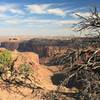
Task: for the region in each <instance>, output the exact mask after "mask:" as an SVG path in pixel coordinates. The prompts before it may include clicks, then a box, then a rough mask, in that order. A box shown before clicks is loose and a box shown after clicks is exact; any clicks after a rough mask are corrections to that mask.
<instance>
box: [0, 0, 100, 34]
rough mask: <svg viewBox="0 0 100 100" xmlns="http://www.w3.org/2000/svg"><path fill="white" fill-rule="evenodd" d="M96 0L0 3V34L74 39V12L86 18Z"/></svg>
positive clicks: (4, 0) (12, 0)
mask: <svg viewBox="0 0 100 100" xmlns="http://www.w3.org/2000/svg"><path fill="white" fill-rule="evenodd" d="M92 6H97V7H99V6H100V0H0V35H4V36H5V35H6V36H7V35H14V36H15V35H34V36H75V35H80V33H76V32H75V31H74V29H73V27H72V26H73V24H76V23H78V21H79V19H78V18H77V16H76V15H75V14H76V13H78V14H81V15H83V16H88V15H89V8H91V7H92Z"/></svg>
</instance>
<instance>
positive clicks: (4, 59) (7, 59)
mask: <svg viewBox="0 0 100 100" xmlns="http://www.w3.org/2000/svg"><path fill="white" fill-rule="evenodd" d="M10 64H11V52H10V51H8V50H5V51H3V52H1V53H0V66H1V65H8V66H9V65H10Z"/></svg>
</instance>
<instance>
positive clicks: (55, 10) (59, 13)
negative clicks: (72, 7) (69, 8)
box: [47, 8, 66, 16]
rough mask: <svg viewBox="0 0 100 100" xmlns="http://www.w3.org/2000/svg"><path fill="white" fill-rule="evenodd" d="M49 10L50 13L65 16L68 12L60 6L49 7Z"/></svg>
mask: <svg viewBox="0 0 100 100" xmlns="http://www.w3.org/2000/svg"><path fill="white" fill-rule="evenodd" d="M47 12H48V13H49V14H54V15H59V16H64V15H65V14H66V13H65V11H64V10H62V9H60V8H55V9H48V10H47Z"/></svg>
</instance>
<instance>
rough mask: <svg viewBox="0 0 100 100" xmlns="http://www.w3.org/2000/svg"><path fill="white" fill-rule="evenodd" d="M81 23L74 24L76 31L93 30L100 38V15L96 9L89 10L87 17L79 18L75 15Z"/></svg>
mask: <svg viewBox="0 0 100 100" xmlns="http://www.w3.org/2000/svg"><path fill="white" fill-rule="evenodd" d="M76 16H78V17H79V18H80V19H81V21H80V22H79V23H78V24H76V28H77V31H84V30H95V31H96V32H97V33H98V36H100V31H99V30H100V15H99V11H98V9H97V7H94V8H92V9H90V15H89V16H86V17H84V16H81V15H79V14H76Z"/></svg>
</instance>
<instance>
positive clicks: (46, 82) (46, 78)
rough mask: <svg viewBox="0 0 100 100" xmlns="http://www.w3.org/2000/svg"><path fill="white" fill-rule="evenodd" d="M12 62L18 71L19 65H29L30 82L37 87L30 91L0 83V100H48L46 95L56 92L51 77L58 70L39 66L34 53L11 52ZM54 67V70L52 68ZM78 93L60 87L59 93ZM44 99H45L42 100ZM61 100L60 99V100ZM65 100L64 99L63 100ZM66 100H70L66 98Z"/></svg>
mask: <svg viewBox="0 0 100 100" xmlns="http://www.w3.org/2000/svg"><path fill="white" fill-rule="evenodd" d="M5 50H6V49H4V48H1V49H0V52H3V51H5ZM11 55H12V60H13V61H14V68H15V69H16V70H18V67H19V65H20V64H24V63H27V64H30V65H31V66H32V71H33V79H32V82H33V83H34V84H35V86H37V87H38V89H36V90H34V91H33V90H32V89H30V88H27V87H23V86H14V85H12V86H11V87H7V85H6V84H3V82H2V81H1V82H0V100H50V99H49V98H47V99H46V97H45V96H46V94H47V93H49V92H52V91H54V92H56V91H57V89H58V86H57V85H55V84H54V83H53V81H52V78H51V77H52V76H53V75H54V74H55V72H57V71H58V68H57V67H55V66H52V68H48V66H44V65H41V64H39V57H38V55H37V54H36V53H32V52H18V51H16V50H15V51H11ZM53 67H54V68H53ZM76 91H78V90H77V89H75V88H66V87H60V88H59V92H60V93H76ZM44 97H45V98H44ZM61 100H62V99H61ZM64 100H65V99H64ZM66 100H71V99H69V98H66Z"/></svg>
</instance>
